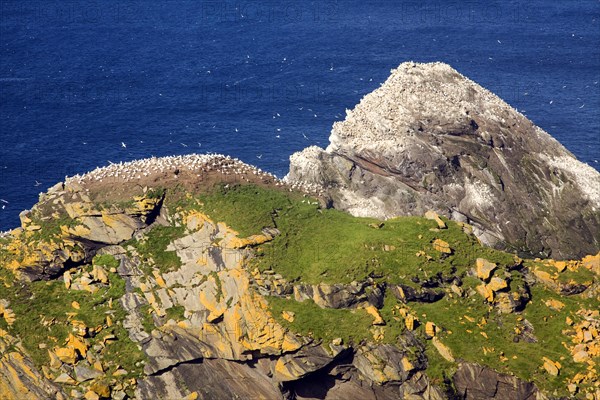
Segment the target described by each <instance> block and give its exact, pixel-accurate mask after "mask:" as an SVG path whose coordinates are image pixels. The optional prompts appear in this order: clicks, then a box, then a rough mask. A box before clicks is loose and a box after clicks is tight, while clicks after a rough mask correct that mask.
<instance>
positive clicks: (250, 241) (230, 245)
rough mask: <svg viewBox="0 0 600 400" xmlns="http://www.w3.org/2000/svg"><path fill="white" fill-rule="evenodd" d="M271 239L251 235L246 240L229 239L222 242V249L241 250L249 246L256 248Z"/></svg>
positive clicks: (265, 236)
mask: <svg viewBox="0 0 600 400" xmlns="http://www.w3.org/2000/svg"><path fill="white" fill-rule="evenodd" d="M272 239H273V238H272V237H271V236H267V235H252V236H250V237H247V238H239V237H237V236H236V237H231V238H230V239H229V240H226V241H224V243H223V247H225V248H226V249H243V248H245V247H249V246H257V245H260V244H263V243H266V242H268V241H270V240H272Z"/></svg>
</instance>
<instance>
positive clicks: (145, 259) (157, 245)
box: [124, 225, 184, 273]
mask: <svg viewBox="0 0 600 400" xmlns="http://www.w3.org/2000/svg"><path fill="white" fill-rule="evenodd" d="M183 233H184V227H177V226H163V225H156V226H155V227H153V228H152V229H151V230H150V231H149V232H148V233H146V235H145V237H144V238H143V239H140V240H135V239H132V240H130V241H128V242H126V243H125V244H124V246H125V247H127V246H128V245H132V246H133V247H135V248H136V249H137V252H138V253H139V255H140V258H141V261H142V263H143V264H145V265H149V264H151V260H152V261H154V263H155V264H156V266H157V267H158V269H159V270H160V271H161V272H167V271H170V270H173V269H177V268H180V267H181V260H180V259H179V257H178V256H177V253H176V252H174V251H167V247H168V245H169V244H170V243H171V242H172V241H173V240H175V239H177V238H180V237H182V236H183ZM146 272H147V273H150V271H146Z"/></svg>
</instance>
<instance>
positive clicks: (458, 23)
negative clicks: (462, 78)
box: [0, 0, 600, 230]
mask: <svg viewBox="0 0 600 400" xmlns="http://www.w3.org/2000/svg"><path fill="white" fill-rule="evenodd" d="M410 60H414V61H420V62H429V61H443V62H446V63H449V64H451V65H452V66H453V67H454V68H456V69H457V70H458V71H460V72H461V73H463V74H464V75H466V76H468V77H470V78H471V79H473V80H475V81H476V82H478V83H480V84H481V85H483V86H484V87H486V88H488V89H490V90H491V91H493V92H495V93H496V94H498V95H499V96H500V97H502V98H503V99H504V100H506V101H507V102H508V103H510V104H511V105H513V106H514V107H516V108H517V109H519V110H520V111H522V112H523V113H525V114H526V115H527V116H528V117H529V118H530V119H531V120H533V121H534V122H535V123H536V124H537V125H539V126H541V127H542V128H543V129H545V130H546V131H547V132H549V133H550V134H551V135H553V136H554V137H555V138H557V139H558V140H559V141H560V142H561V143H563V144H564V145H565V146H566V147H567V148H568V149H569V150H570V151H571V152H573V153H574V154H575V155H576V156H577V157H578V158H579V159H580V160H582V161H584V162H586V163H588V164H590V165H592V166H593V167H595V168H597V169H598V168H600V164H598V163H599V161H600V85H599V81H600V1H598V0H579V1H555V0H532V1H514V0H508V1H507V0H502V1H498V0H485V1H483V0H482V1H403V0H397V1H396V0H395V1H390V0H386V1H368V0H360V1H358V0H357V1H355V0H339V1H317V2H310V1H287V0H283V1H262V0H258V1H257V0H241V1H235V0H232V1H228V0H226V1H202V0H194V1H187V0H167V1H153V0H146V1H111V0H105V1H89V0H86V1H77V0H76V1H65V0H44V1H27V0H18V1H9V0H0V199H1V200H0V230H6V229H9V228H13V227H16V226H17V225H18V223H19V222H18V214H19V212H20V211H21V210H23V209H27V208H30V207H31V206H32V205H33V204H34V203H35V202H36V201H37V197H38V193H39V192H42V191H45V190H46V189H47V188H48V187H49V186H52V185H53V184H55V183H56V182H58V181H61V180H63V179H64V177H65V175H73V174H76V173H84V172H86V171H89V170H90V169H93V168H95V167H96V166H102V165H105V164H107V163H109V162H119V161H126V160H132V159H136V158H141V157H150V156H153V155H154V156H165V155H173V154H187V153H193V152H202V153H204V152H218V153H225V154H229V155H232V156H235V157H238V158H240V159H242V160H243V161H245V162H248V163H252V164H255V165H257V166H259V167H261V168H262V169H265V170H267V171H270V172H273V173H275V174H277V175H278V176H283V175H285V174H286V172H287V170H288V166H289V160H288V158H289V156H290V155H291V154H292V153H293V152H295V151H298V150H301V149H303V148H305V147H306V146H309V145H313V144H316V145H320V146H323V147H324V146H326V145H327V143H328V137H329V132H330V129H331V125H332V123H333V122H334V121H337V120H340V119H343V118H344V116H345V110H346V109H347V108H352V107H353V106H354V105H355V104H356V103H358V101H359V100H360V99H361V97H362V96H364V95H365V94H367V93H369V92H371V91H373V90H374V89H375V88H377V87H378V86H379V85H380V84H381V83H382V82H383V81H384V80H385V79H386V78H387V77H388V75H389V72H390V69H392V68H395V67H397V66H398V65H399V64H400V63H402V62H404V61H410Z"/></svg>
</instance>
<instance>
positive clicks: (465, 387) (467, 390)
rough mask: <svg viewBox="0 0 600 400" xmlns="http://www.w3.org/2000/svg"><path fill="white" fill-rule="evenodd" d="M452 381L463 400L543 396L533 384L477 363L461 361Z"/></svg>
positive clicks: (526, 399)
mask: <svg viewBox="0 0 600 400" xmlns="http://www.w3.org/2000/svg"><path fill="white" fill-rule="evenodd" d="M453 381H454V386H455V387H456V390H457V392H458V395H459V396H460V398H461V399H464V400H490V399H514V400H542V399H544V398H545V396H542V395H541V394H540V393H539V392H538V390H537V389H536V387H535V386H534V385H533V384H531V383H528V382H523V381H521V380H519V379H518V378H516V377H514V376H510V375H505V374H500V373H498V372H496V371H494V370H492V369H489V368H486V367H482V366H480V365H477V364H469V363H461V364H460V366H459V367H458V370H457V371H456V374H454V377H453Z"/></svg>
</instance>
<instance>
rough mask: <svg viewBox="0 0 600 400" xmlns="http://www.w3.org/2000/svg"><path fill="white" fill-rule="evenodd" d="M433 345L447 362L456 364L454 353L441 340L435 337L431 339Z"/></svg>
mask: <svg viewBox="0 0 600 400" xmlns="http://www.w3.org/2000/svg"><path fill="white" fill-rule="evenodd" d="M431 343H433V346H434V347H435V348H436V349H437V351H438V353H440V355H441V356H442V357H443V358H444V359H445V360H446V361H450V362H454V356H453V355H452V351H451V350H450V348H449V347H448V346H446V345H445V344H443V343H442V342H440V340H439V339H438V338H437V336H435V337H434V338H433V339H431Z"/></svg>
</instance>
